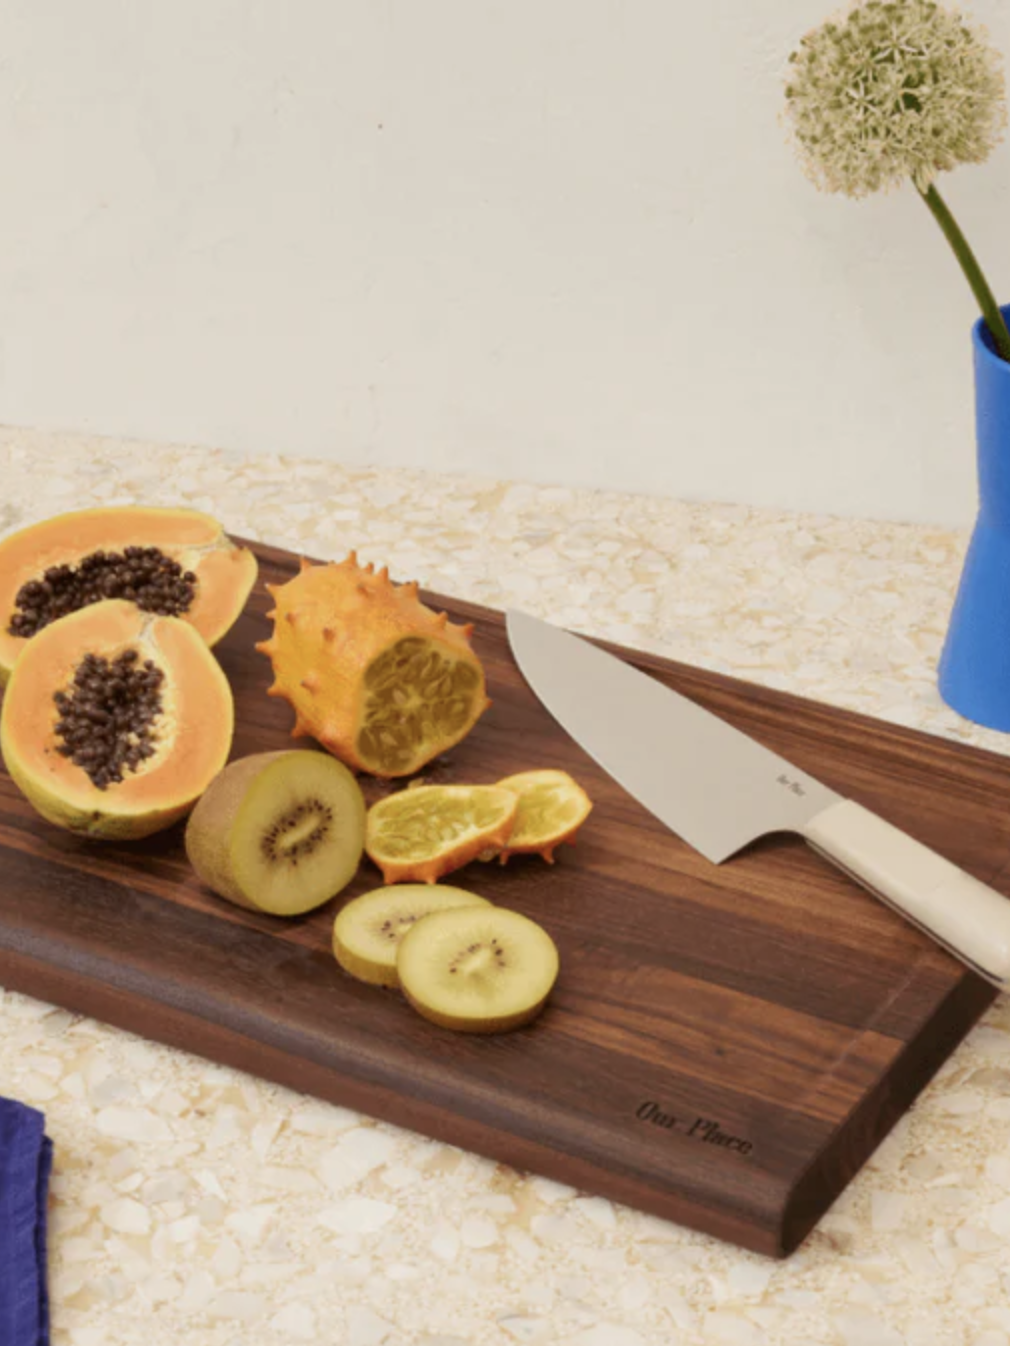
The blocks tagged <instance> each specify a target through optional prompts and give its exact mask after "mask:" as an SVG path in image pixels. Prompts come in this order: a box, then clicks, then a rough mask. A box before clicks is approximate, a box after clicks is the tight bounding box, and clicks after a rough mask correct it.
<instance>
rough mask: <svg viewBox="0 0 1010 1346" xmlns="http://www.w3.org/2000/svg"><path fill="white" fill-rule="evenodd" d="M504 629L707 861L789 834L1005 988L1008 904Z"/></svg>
mask: <svg viewBox="0 0 1010 1346" xmlns="http://www.w3.org/2000/svg"><path fill="white" fill-rule="evenodd" d="M506 625H507V629H508V637H509V641H510V643H511V646H512V652H513V654H514V655H515V658H516V662H517V663H518V665H519V668H520V670H521V672H522V674H523V676H524V677H525V679H526V681H527V682H528V683H529V685H530V687H531V688H532V689H533V691H534V692H535V693H536V695H537V696H538V697H539V699H540V700H541V701H542V702H543V704H544V705H545V706H546V707H547V709H548V710H549V711H550V712H551V714H552V715H553V716H554V718H555V719H556V720H558V722H559V723H560V724H561V725H562V726H563V727H564V728H565V729H566V730H567V731H568V733H569V734H571V736H572V737H573V738H574V739H575V740H576V742H578V743H579V744H580V745H581V746H582V747H583V748H584V749H585V750H586V752H587V753H589V755H590V756H591V757H593V758H595V759H596V761H597V762H599V764H600V765H601V766H602V767H603V768H604V769H605V770H606V771H608V772H609V773H610V775H611V776H613V777H614V779H615V780H616V781H617V782H618V783H619V784H620V785H622V786H623V787H624V788H625V789H626V790H627V791H628V792H629V793H630V794H632V795H634V796H635V798H636V799H637V800H638V801H639V803H640V804H642V805H644V807H645V808H647V809H648V810H649V811H650V812H651V813H654V814H655V815H656V817H657V818H659V819H660V821H661V822H663V823H665V824H666V826H667V827H669V828H670V829H671V831H673V832H676V833H677V835H678V836H679V837H681V838H682V839H683V840H684V841H686V842H688V843H689V844H690V845H691V846H693V847H694V848H695V849H696V850H698V851H700V852H701V854H702V855H704V856H705V857H706V858H707V859H709V860H711V861H712V862H713V863H714V864H721V863H722V861H724V860H728V859H729V858H730V856H732V855H734V854H735V853H736V852H737V851H739V850H740V849H741V848H742V847H744V846H746V845H747V844H748V843H749V842H751V841H755V840H756V839H757V838H758V837H762V836H766V835H767V834H768V833H770V832H796V833H798V834H799V835H800V836H801V837H803V839H804V840H805V841H807V842H808V843H809V844H810V845H811V846H812V847H813V848H814V850H816V851H818V852H820V853H821V854H822V855H824V856H825V857H826V858H827V859H828V860H831V861H832V862H833V863H834V864H836V865H838V866H839V868H841V869H843V870H845V872H846V873H848V874H849V875H850V876H851V877H852V878H854V879H856V880H857V881H858V882H859V883H861V884H862V885H863V886H864V887H866V888H868V889H869V890H870V892H872V893H873V894H874V895H875V896H877V897H879V898H881V899H882V900H883V901H884V902H886V903H887V904H888V905H889V906H891V907H894V908H895V909H896V910H897V911H899V912H901V914H902V915H903V916H904V917H906V919H908V920H909V921H911V922H912V923H913V924H914V925H917V926H919V927H920V929H922V930H925V931H926V933H927V934H929V935H931V936H932V937H933V938H934V939H935V940H936V941H937V942H938V943H939V944H942V945H943V946H944V948H946V949H948V950H949V951H950V952H951V953H953V954H955V955H956V956H957V957H958V958H960V959H961V960H962V961H963V962H965V963H967V965H968V966H969V967H970V968H972V969H973V970H974V971H975V972H978V973H980V974H981V976H983V977H986V978H988V980H989V981H991V982H995V984H996V985H997V986H1000V987H1003V986H1006V985H1008V984H1010V901H1008V900H1007V899H1006V898H1005V897H1003V896H1002V895H1001V894H1000V893H997V892H996V891H995V889H993V888H989V887H987V885H986V884H984V883H980V882H979V880H978V879H976V878H973V877H972V875H970V874H967V873H965V871H964V870H963V869H959V868H958V866H957V865H955V864H952V863H951V861H949V860H946V859H944V858H943V856H941V855H938V854H937V853H936V851H933V850H931V849H930V848H929V847H928V846H925V845H923V844H922V842H920V841H916V840H915V839H914V838H913V837H911V836H909V835H908V833H907V832H903V831H901V830H900V828H897V827H894V826H893V825H892V824H891V823H888V822H885V821H884V819H883V818H881V817H879V816H878V815H877V814H876V813H873V812H871V811H870V810H869V809H866V808H863V806H862V805H861V804H857V803H856V802H855V801H854V800H852V799H846V798H845V797H844V796H842V795H839V794H836V793H835V791H834V790H830V789H828V787H827V786H826V785H822V784H821V782H820V781H818V780H815V779H814V777H813V776H809V775H807V773H806V772H805V771H801V770H799V768H798V767H795V766H793V765H792V763H791V762H787V761H786V760H785V758H783V757H779V756H777V755H776V754H775V753H773V752H771V751H770V750H769V749H768V748H765V747H763V746H762V745H761V744H760V743H758V742H757V741H756V740H755V739H752V738H750V737H748V735H747V734H744V733H742V732H741V731H740V730H739V729H734V728H733V726H732V725H730V724H728V723H727V722H726V721H725V720H722V719H720V718H719V716H717V715H713V714H712V713H711V712H710V711H707V710H705V709H704V708H703V707H701V706H699V705H697V704H696V703H695V702H694V701H691V700H690V699H689V698H688V697H685V696H681V694H680V693H679V692H675V691H673V690H672V689H671V688H669V687H665V686H664V685H663V684H662V683H660V682H658V681H657V680H656V679H655V678H651V677H649V676H648V675H647V674H645V673H642V672H640V671H639V670H638V669H636V668H633V667H632V666H631V665H630V664H627V663H625V662H624V661H623V660H622V659H618V658H616V657H615V656H614V655H611V654H608V653H607V652H606V651H604V650H601V649H599V648H598V647H597V646H595V645H592V644H590V643H589V642H588V641H586V640H582V639H581V638H580V637H578V636H574V635H572V634H571V633H570V632H567V631H563V630H561V629H560V628H559V627H556V626H552V625H550V624H549V623H548V622H542V621H539V620H538V619H537V618H536V617H531V616H529V615H528V614H527V613H523V612H514V611H513V612H509V613H508V614H507V617H506Z"/></svg>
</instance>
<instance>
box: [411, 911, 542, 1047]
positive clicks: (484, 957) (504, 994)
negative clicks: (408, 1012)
mask: <svg viewBox="0 0 1010 1346" xmlns="http://www.w3.org/2000/svg"><path fill="white" fill-rule="evenodd" d="M559 966H560V962H559V958H558V950H557V947H556V945H555V944H554V941H553V940H552V939H551V937H550V935H549V934H548V933H547V931H546V930H544V929H543V927H542V926H540V925H538V924H537V923H536V922H535V921H531V920H530V919H529V917H527V916H523V915H521V914H520V913H519V912H517V911H511V910H509V909H507V908H505V907H493V906H488V907H457V908H456V909H454V910H445V911H437V912H433V913H432V914H431V915H429V916H423V917H422V918H421V919H420V920H419V921H418V922H417V923H416V924H415V925H414V926H413V927H412V928H411V929H410V930H408V931H407V933H406V934H405V935H404V937H403V939H402V940H401V941H400V947H399V952H398V954H397V959H396V970H397V975H398V976H399V979H400V987H401V989H402V990H403V993H404V995H405V996H406V997H407V999H408V1000H409V1001H410V1003H411V1004H412V1005H413V1006H414V1008H415V1009H416V1010H417V1011H418V1013H419V1014H423V1015H424V1017H425V1018H426V1019H430V1020H431V1021H432V1022H433V1023H436V1024H438V1025H440V1026H441V1027H442V1028H454V1029H456V1030H458V1031H461V1032H467V1033H497V1032H502V1031H504V1030H506V1029H511V1028H519V1027H520V1026H521V1025H523V1024H527V1023H529V1022H530V1021H531V1020H532V1019H535V1018H536V1016H537V1015H538V1014H539V1013H540V1011H541V1010H542V1009H543V1007H544V1003H545V1002H546V1000H547V997H548V995H549V994H550V991H551V988H552V986H553V985H554V982H555V981H556V979H557V975H558V969H559Z"/></svg>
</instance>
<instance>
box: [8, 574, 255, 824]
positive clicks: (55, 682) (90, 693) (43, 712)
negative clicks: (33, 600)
mask: <svg viewBox="0 0 1010 1346" xmlns="http://www.w3.org/2000/svg"><path fill="white" fill-rule="evenodd" d="M233 729H234V706H233V702H232V694H231V688H230V687H229V685H228V680H227V678H226V677H225V675H224V673H223V672H222V670H221V667H220V665H219V664H218V662H217V660H216V659H215V658H214V656H213V655H212V654H211V652H210V650H209V649H208V647H207V645H206V644H205V642H204V640H203V638H202V637H201V636H200V635H198V634H197V632H196V631H195V630H194V628H193V627H192V626H190V625H188V624H187V623H186V622H183V621H180V620H179V618H178V617H161V616H157V615H155V614H151V613H144V612H142V611H140V609H138V608H137V607H136V606H135V605H134V604H133V603H131V602H128V601H125V600H122V599H109V600H106V601H104V602H100V603H94V604H92V605H90V606H88V607H85V608H82V609H81V610H80V611H79V612H76V613H73V614H71V615H70V616H67V617H63V618H61V619H60V620H59V621H56V622H53V623H51V624H50V625H48V626H46V627H45V628H44V629H43V630H42V631H40V632H39V634H38V635H37V636H34V637H33V638H32V639H31V640H30V641H29V642H28V643H27V644H26V645H25V648H24V650H23V652H22V654H21V656H20V658H19V659H18V661H17V665H16V667H15V669H14V672H13V673H12V674H11V677H10V681H9V682H8V684H7V687H6V690H5V692H4V697H3V707H2V710H0V750H2V752H3V758H4V763H5V765H6V767H7V770H8V771H9V772H10V775H11V777H12V778H13V780H14V782H15V784H16V785H17V786H18V787H19V789H20V790H21V791H22V793H23V794H24V795H25V796H26V797H27V799H28V800H29V801H30V803H31V804H33V805H34V807H35V808H36V809H37V810H38V812H39V813H40V814H41V815H42V816H43V817H44V818H46V819H48V820H49V821H50V822H53V823H56V824H58V825H59V826H61V827H66V828H68V829H69V830H70V831H73V832H80V833H84V834H86V835H88V836H94V837H109V838H118V839H130V838H135V837H144V836H148V835H150V834H151V833H152V832H159V831H161V830H162V829H163V828H165V827H169V826H170V825H171V824H172V823H174V822H175V821H176V820H177V819H179V818H181V817H182V816H183V815H184V814H186V813H188V812H189V810H190V809H191V808H192V807H193V805H194V804H195V803H196V800H197V799H198V798H199V796H200V795H201V794H203V792H204V790H206V788H207V786H208V785H209V784H210V782H211V780H212V779H213V778H214V776H216V775H217V773H218V772H219V771H220V770H221V769H222V768H223V766H224V764H225V762H226V761H227V759H228V754H229V752H230V750H231V742H232V732H233Z"/></svg>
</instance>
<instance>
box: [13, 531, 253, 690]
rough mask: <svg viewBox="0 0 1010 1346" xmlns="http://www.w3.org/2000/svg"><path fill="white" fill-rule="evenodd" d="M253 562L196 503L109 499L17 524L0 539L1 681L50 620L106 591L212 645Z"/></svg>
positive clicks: (235, 610) (239, 598)
mask: <svg viewBox="0 0 1010 1346" xmlns="http://www.w3.org/2000/svg"><path fill="white" fill-rule="evenodd" d="M257 569H258V567H257V563H256V558H255V556H254V555H253V554H252V552H251V551H249V550H248V548H246V547H239V546H237V545H236V544H235V543H234V542H232V541H231V539H230V538H229V537H228V536H227V535H226V534H225V532H224V529H223V528H222V526H221V524H220V523H218V521H217V520H216V519H214V518H212V517H211V516H210V515H209V514H202V513H200V512H199V511H197V510H191V509H162V508H154V507H149V506H141V505H123V506H110V507H108V508H103V509H87V510H77V511H75V512H73V513H70V514H60V515H57V516H55V517H54V518H51V519H45V520H43V521H42V522H41V523H37V524H32V525H31V526H30V527H28V528H22V529H21V530H20V531H18V532H16V533H12V534H10V535H9V536H8V537H6V538H3V539H2V540H0V687H2V686H3V684H4V683H5V682H6V681H7V678H8V677H9V676H10V672H11V669H12V668H13V667H14V664H15V662H16V661H17V659H18V656H19V655H20V654H21V652H22V650H23V649H25V648H26V646H27V645H28V643H29V641H30V640H31V639H33V638H34V637H35V636H37V635H38V633H39V632H40V631H42V630H44V629H45V628H46V627H47V626H48V625H49V624H50V623H51V622H53V621H57V620H59V619H60V618H61V617H65V616H68V615H69V614H70V613H71V612H74V611H77V610H79V609H81V608H83V607H86V606H89V605H90V604H92V603H95V602H102V601H105V600H107V599H110V598H122V599H125V600H127V601H129V602H132V603H135V604H136V605H137V606H138V607H139V608H140V609H141V610H142V611H146V612H151V613H154V614H155V615H158V616H171V617H178V618H180V619H181V620H183V621H185V622H188V623H189V624H190V625H191V626H192V627H193V628H194V629H195V630H196V631H198V632H199V634H200V635H201V636H202V637H203V639H204V640H205V641H206V643H207V644H208V645H214V644H216V643H217V641H219V640H220V639H221V637H222V636H223V635H224V634H225V633H226V632H227V631H228V630H229V629H230V628H231V627H232V626H233V625H234V623H235V621H236V620H237V619H238V617H239V614H240V613H241V612H242V609H243V607H244V606H245V602H246V599H247V598H248V597H249V592H250V590H251V589H252V586H253V584H254V583H255V581H256V574H257Z"/></svg>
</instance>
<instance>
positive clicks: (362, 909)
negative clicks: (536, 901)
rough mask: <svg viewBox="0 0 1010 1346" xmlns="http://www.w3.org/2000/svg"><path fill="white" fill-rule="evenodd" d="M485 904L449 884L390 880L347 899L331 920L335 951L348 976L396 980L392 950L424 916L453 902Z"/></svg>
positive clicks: (390, 982) (396, 983)
mask: <svg viewBox="0 0 1010 1346" xmlns="http://www.w3.org/2000/svg"><path fill="white" fill-rule="evenodd" d="M473 906H477V907H487V906H490V903H489V902H488V900H487V898H485V897H478V896H477V894H476V893H468V892H466V891H465V890H464V889H463V888H452V887H450V885H449V884H440V883H436V884H431V883H394V884H391V885H390V886H389V887H388V888H374V889H373V890H372V891H371V892H369V893H362V895H361V896H360V897H356V898H354V900H353V901H351V902H348V904H347V906H346V907H344V908H343V909H342V910H341V911H340V912H338V914H337V919H336V920H335V921H334V922H333V956H334V957H335V958H336V960H337V962H338V963H339V964H340V966H341V967H342V968H343V969H344V971H345V972H349V973H350V974H351V976H352V977H357V978H358V980H359V981H367V982H371V983H373V985H377V986H399V984H400V979H399V977H398V976H397V972H396V951H397V948H398V947H399V944H400V940H401V939H402V938H403V936H404V935H405V934H406V933H407V931H408V930H410V929H411V928H412V927H413V926H414V925H415V924H416V922H417V921H419V920H420V919H421V918H422V917H423V916H427V915H429V914H430V913H431V912H433V911H447V910H449V909H454V908H457V907H473Z"/></svg>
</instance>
